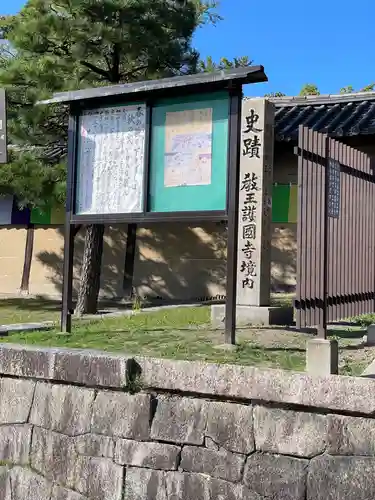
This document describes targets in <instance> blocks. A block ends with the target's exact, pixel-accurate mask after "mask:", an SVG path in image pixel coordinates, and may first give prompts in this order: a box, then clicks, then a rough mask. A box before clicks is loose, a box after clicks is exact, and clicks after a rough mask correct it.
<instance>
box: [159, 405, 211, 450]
mask: <svg viewBox="0 0 375 500" xmlns="http://www.w3.org/2000/svg"><path fill="white" fill-rule="evenodd" d="M206 423H207V407H206V405H205V403H204V402H203V401H201V400H199V399H192V398H175V397H171V398H168V397H160V398H159V399H158V405H157V409H156V413H155V416H154V419H153V422H152V427H151V438H152V439H156V440H160V441H169V442H172V443H183V444H197V445H202V444H203V442H204V433H205V429H206Z"/></svg>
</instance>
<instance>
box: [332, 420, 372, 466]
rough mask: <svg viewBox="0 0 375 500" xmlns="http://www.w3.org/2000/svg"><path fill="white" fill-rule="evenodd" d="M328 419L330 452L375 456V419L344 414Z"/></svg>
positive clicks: (333, 453)
mask: <svg viewBox="0 0 375 500" xmlns="http://www.w3.org/2000/svg"><path fill="white" fill-rule="evenodd" d="M327 419H328V446H327V452H328V453H329V454H331V455H367V456H375V420H373V419H370V418H360V417H344V416H342V415H328V416H327Z"/></svg>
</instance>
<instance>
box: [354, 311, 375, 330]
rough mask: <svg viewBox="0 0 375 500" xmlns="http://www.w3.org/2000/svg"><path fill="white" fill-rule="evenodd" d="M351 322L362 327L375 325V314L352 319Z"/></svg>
mask: <svg viewBox="0 0 375 500" xmlns="http://www.w3.org/2000/svg"><path fill="white" fill-rule="evenodd" d="M350 321H351V322H352V323H354V324H356V325H359V326H361V327H367V326H369V325H373V324H374V323H375V313H368V314H361V315H360V316H354V317H353V318H350Z"/></svg>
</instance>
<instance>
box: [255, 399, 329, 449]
mask: <svg viewBox="0 0 375 500" xmlns="http://www.w3.org/2000/svg"><path fill="white" fill-rule="evenodd" d="M327 428H328V422H327V418H326V416H325V415H318V414H316V413H307V412H298V411H287V410H279V409H277V408H266V407H264V406H256V407H255V408H254V434H255V446H256V449H257V450H260V451H266V452H270V453H280V454H282V455H295V456H297V457H307V458H310V457H314V456H316V455H319V454H321V453H323V452H324V450H325V448H326V441H327Z"/></svg>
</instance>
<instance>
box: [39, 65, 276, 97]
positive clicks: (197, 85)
mask: <svg viewBox="0 0 375 500" xmlns="http://www.w3.org/2000/svg"><path fill="white" fill-rule="evenodd" d="M266 81H267V76H266V74H265V73H264V68H263V66H248V67H244V68H235V69H230V70H225V71H224V70H223V71H215V72H213V73H197V74H194V75H187V76H174V77H171V78H161V79H159V80H146V81H143V82H135V83H124V84H119V85H111V86H106V87H96V88H88V89H82V90H75V91H69V92H58V93H56V94H54V95H53V96H52V97H51V98H50V99H47V100H44V101H39V102H38V104H53V103H72V102H77V101H87V100H91V99H103V98H110V97H114V96H119V97H120V96H124V95H129V94H141V93H142V94H146V93H149V92H156V91H159V92H161V91H165V90H168V89H170V90H172V89H181V90H183V89H184V88H185V89H186V90H188V89H189V90H196V91H197V92H199V91H200V90H204V87H210V90H221V89H225V88H226V87H227V86H228V84H230V83H231V82H233V83H236V84H237V85H244V84H247V83H257V82H266Z"/></svg>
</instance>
